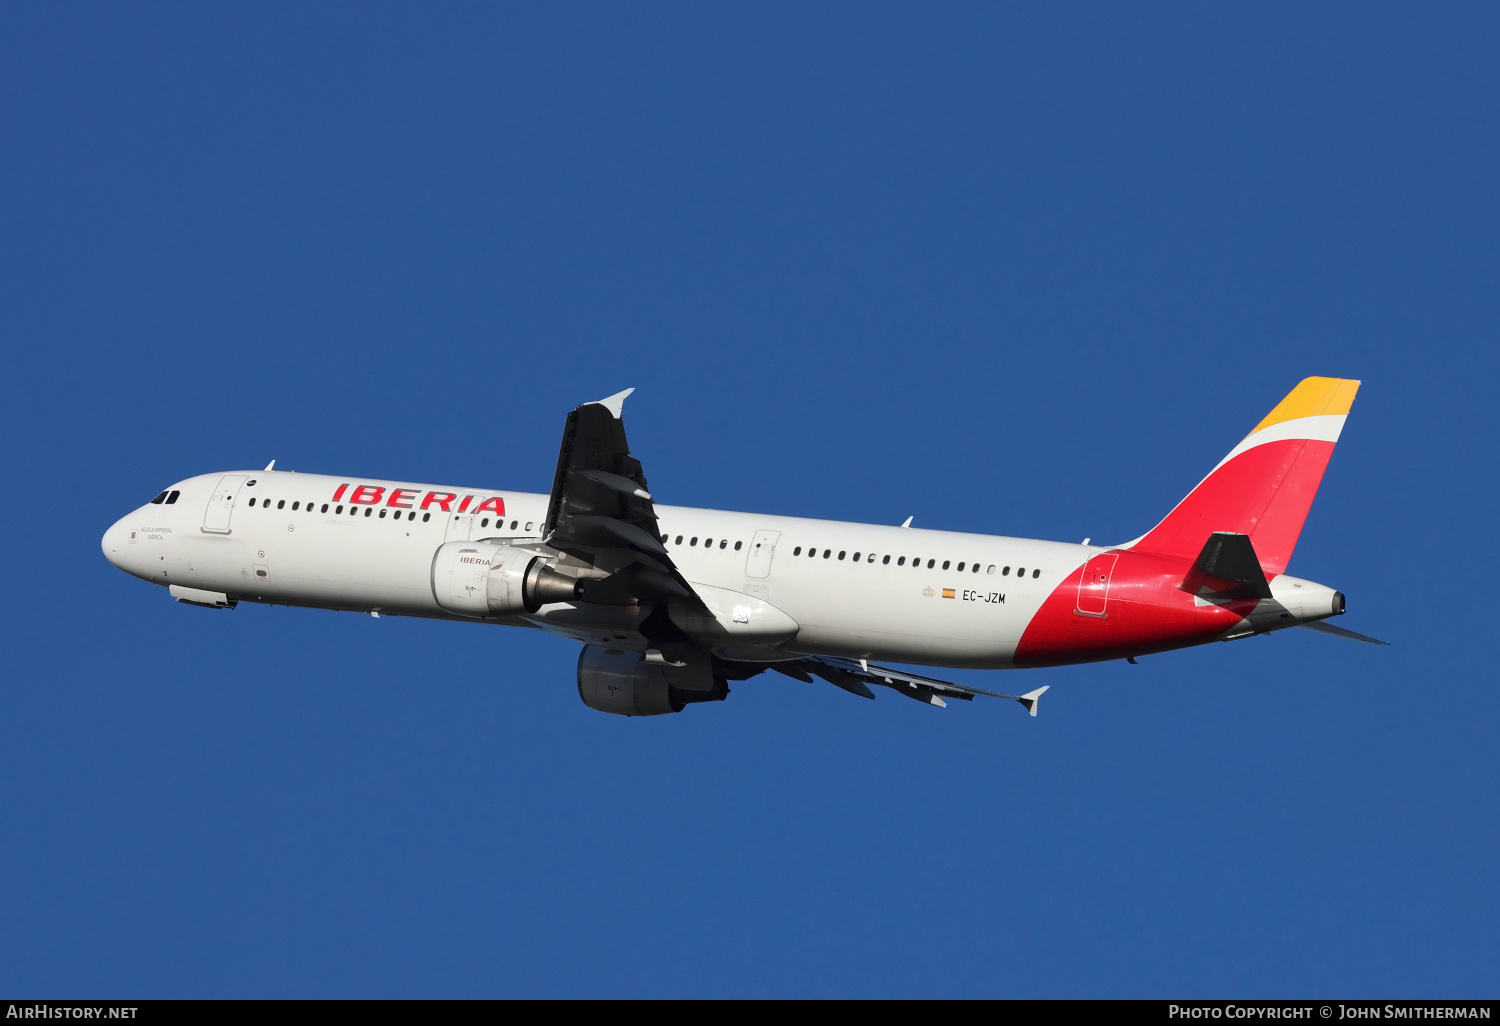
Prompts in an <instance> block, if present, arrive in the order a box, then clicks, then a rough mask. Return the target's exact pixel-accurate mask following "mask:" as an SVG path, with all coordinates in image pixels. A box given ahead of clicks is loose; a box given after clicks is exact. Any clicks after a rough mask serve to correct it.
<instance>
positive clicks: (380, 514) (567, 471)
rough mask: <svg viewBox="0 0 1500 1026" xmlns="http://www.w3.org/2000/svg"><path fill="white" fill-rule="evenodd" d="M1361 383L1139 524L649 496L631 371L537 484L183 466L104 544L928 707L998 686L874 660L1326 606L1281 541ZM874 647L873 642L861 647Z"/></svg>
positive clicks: (953, 664)
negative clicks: (539, 489) (674, 501)
mask: <svg viewBox="0 0 1500 1026" xmlns="http://www.w3.org/2000/svg"><path fill="white" fill-rule="evenodd" d="M1358 388H1359V382H1358V381H1354V380H1348V379H1342V378H1323V377H1310V378H1307V379H1305V380H1303V381H1302V382H1301V383H1300V384H1298V385H1297V387H1296V388H1294V389H1293V390H1292V391H1291V393H1290V394H1288V395H1287V396H1286V398H1285V399H1283V400H1282V401H1281V402H1280V403H1279V404H1278V405H1277V406H1276V407H1275V408H1274V409H1273V410H1272V411H1271V412H1270V413H1269V414H1268V415H1267V416H1266V417H1265V419H1264V420H1262V421H1261V422H1260V423H1259V424H1257V425H1256V426H1255V428H1254V430H1252V431H1251V432H1250V434H1248V435H1247V436H1245V438H1244V440H1242V441H1241V442H1240V443H1239V444H1238V445H1237V446H1235V447H1234V448H1233V449H1232V450H1231V451H1230V453H1229V455H1227V456H1225V457H1224V459H1223V460H1221V461H1220V462H1219V464H1218V466H1216V467H1215V468H1214V469H1213V470H1212V471H1211V472H1210V473H1209V474H1208V476H1207V477H1205V478H1204V479H1203V480H1202V481H1201V482H1200V483H1199V484H1198V486H1197V487H1196V488H1194V489H1193V490H1192V491H1191V492H1190V493H1189V494H1188V495H1187V497H1186V498H1184V499H1183V500H1182V501H1181V502H1180V503H1178V504H1177V506H1176V507H1175V508H1174V509H1173V510H1172V511H1171V512H1170V513H1168V514H1167V516H1166V517H1165V518H1164V519H1163V520H1162V521H1161V523H1159V524H1157V525H1156V526H1155V527H1153V528H1152V529H1151V530H1149V531H1147V532H1146V533H1145V534H1143V535H1141V536H1140V537H1139V538H1136V539H1135V540H1133V541H1129V542H1126V543H1124V544H1122V545H1092V544H1090V539H1084V541H1083V542H1082V543H1079V544H1072V543H1065V542H1053V541H1038V540H1032V539H1026V538H1006V537H999V536H992V535H984V534H964V533H957V532H949V531H933V530H924V529H921V528H916V527H913V526H912V522H911V518H907V521H906V523H904V524H902V525H900V526H899V527H895V526H882V525H876V524H860V523H842V522H837V521H828V520H813V519H804V518H800V517H783V516H771V515H762V514H758V513H737V512H729V511H724V510H713V509H691V508H684V507H678V506H665V505H660V506H659V505H657V504H656V501H655V499H654V498H653V496H652V494H651V491H650V489H649V488H648V487H647V483H646V476H645V474H644V473H643V471H642V469H641V464H640V462H639V461H638V460H637V459H636V458H635V457H634V456H632V455H631V453H630V448H629V446H628V445H627V444H626V440H625V427H624V421H623V419H622V411H623V406H624V402H625V398H626V396H628V395H629V394H630V393H631V392H632V391H633V389H627V390H626V391H623V392H620V393H619V394H617V395H613V396H610V397H609V398H607V399H602V400H600V401H598V402H594V403H585V404H584V405H582V406H579V407H578V408H577V409H575V410H573V412H572V413H570V414H568V417H567V423H566V426H565V427H564V430H563V439H562V448H561V452H560V454H559V456H558V460H557V471H556V474H555V476H554V478H553V482H552V490H551V492H550V493H548V494H546V495H541V494H535V493H527V492H511V491H503V490H495V489H490V488H457V487H448V486H436V485H428V484H418V483H412V482H407V481H381V480H369V479H357V478H342V477H329V476H325V475H321V474H302V473H296V472H293V471H278V470H276V469H275V465H276V461H275V460H272V461H271V464H270V465H269V466H267V467H266V469H264V470H261V471H251V470H239V471H228V472H223V473H214V474H205V475H200V476H198V477H191V478H188V479H187V480H184V481H179V482H177V483H176V484H174V485H172V486H171V487H170V488H167V489H165V490H164V491H162V492H161V494H159V495H157V496H156V497H155V498H154V499H152V500H151V501H150V502H148V503H146V504H145V505H143V506H141V507H140V508H139V509H137V510H135V511H134V512H132V513H130V514H129V515H128V516H126V517H124V518H123V519H121V520H120V521H118V522H117V523H116V524H114V526H112V527H110V528H109V530H108V531H106V532H105V534H104V537H103V539H102V546H103V549H104V555H105V556H106V558H108V559H109V561H110V562H111V563H113V564H114V565H115V566H117V567H119V568H120V569H121V570H124V571H125V572H126V573H129V574H131V575H133V576H135V577H139V578H141V579H142V580H145V581H150V582H151V583H153V584H157V585H161V586H163V587H165V588H166V589H167V591H168V593H169V594H170V595H171V597H172V598H175V599H176V600H177V601H178V602H180V603H185V604H187V605H192V606H201V607H207V608H210V609H233V608H234V607H235V606H236V605H237V604H238V603H240V602H256V603H262V604H266V605H284V606H305V607H309V608H315V609H331V610H343V611H351V612H358V613H368V614H369V615H371V616H375V617H381V616H420V617H428V618H435V619H442V620H455V621H463V622H470V623H481V624H494V625H503V626H511V627H527V628H531V629H535V630H543V631H546V632H548V633H550V634H553V635H557V636H560V637H563V638H568V639H571V640H573V641H576V642H579V643H581V644H582V645H583V649H582V652H581V653H580V655H579V659H578V670H577V681H578V694H579V697H580V698H581V699H582V700H583V702H584V704H585V705H587V706H589V707H590V708H592V709H597V710H599V711H601V712H606V713H615V714H619V715H623V716H654V715H660V714H665V713H677V712H681V711H682V710H683V709H685V708H687V706H689V705H693V704H697V703H700V702H713V701H721V700H723V699H724V698H726V697H727V696H728V694H729V684H730V683H731V682H739V681H743V680H748V679H749V678H751V677H754V676H756V675H757V674H760V673H762V672H764V671H766V670H775V671H778V672H780V673H782V674H785V675H787V676H789V677H793V678H796V679H798V680H801V681H804V682H806V683H814V678H819V679H821V680H824V681H826V682H828V683H830V684H833V685H835V686H837V687H839V688H842V689H843V690H845V691H847V692H850V693H852V694H855V695H859V696H861V697H864V698H874V697H875V694H874V692H873V691H872V690H871V688H872V687H885V688H888V689H891V690H894V691H896V692H897V693H899V694H902V695H906V696H907V697H909V698H913V699H916V700H917V701H920V702H924V703H927V704H928V705H934V706H945V705H946V703H947V700H949V699H959V700H964V701H969V700H972V699H974V698H975V697H979V696H987V697H993V698H1002V699H1010V700H1014V701H1017V702H1019V703H1021V705H1022V706H1023V707H1025V709H1026V710H1027V711H1028V712H1030V714H1031V715H1032V716H1035V715H1036V713H1037V704H1038V700H1039V699H1040V697H1041V695H1042V693H1043V692H1045V691H1046V690H1047V687H1040V688H1037V689H1035V690H1033V691H1030V692H1027V693H1025V694H1019V695H1017V694H1010V693H1008V692H1001V691H993V690H989V689H985V688H979V687H975V686H972V685H969V684H961V683H953V682H949V681H945V680H941V679H938V678H935V677H928V676H924V675H920V674H916V673H910V672H907V671H905V670H900V669H896V668H893V667H889V666H885V665H882V664H883V663H884V662H899V663H906V664H916V665H920V666H923V667H929V666H936V667H947V668H967V669H991V670H1016V669H1033V668H1039V667H1049V666H1063V665H1069V664H1075V663H1087V662H1097V661H1101V660H1111V659H1125V660H1128V661H1130V662H1132V663H1133V662H1135V660H1136V659H1137V658H1138V657H1140V656H1145V655H1150V654H1153V653H1158V652H1165V651H1169V650H1172V649H1179V648H1186V647H1189V646H1193V645H1201V644H1206V643H1208V642H1213V641H1232V640H1235V639H1239V638H1247V637H1251V636H1253V635H1257V634H1268V633H1270V632H1273V631H1277V630H1282V629H1284V628H1290V627H1300V628H1306V629H1310V630H1314V631H1319V632H1322V633H1325V634H1331V635H1335V636H1338V637H1342V638H1347V639H1352V640H1355V641H1362V642H1368V643H1371V644H1377V645H1379V644H1385V642H1382V641H1378V640H1377V639H1375V638H1371V637H1367V636H1365V635H1362V634H1357V633H1355V632H1354V631H1350V630H1346V629H1344V628H1342V627H1337V626H1334V625H1332V624H1329V623H1327V622H1325V621H1327V620H1328V619H1329V618H1331V617H1334V616H1339V615H1341V614H1342V613H1343V612H1344V604H1345V603H1344V596H1343V594H1342V593H1340V592H1338V591H1335V590H1334V589H1333V588H1330V587H1327V586H1326V585H1322V584H1317V583H1314V582H1312V581H1306V580H1301V579H1299V578H1296V577H1291V576H1288V575H1287V573H1286V567H1287V563H1288V562H1289V561H1290V559H1291V556H1292V550H1293V549H1294V548H1295V546H1296V544H1297V538H1298V535H1299V534H1300V533H1301V531H1302V525H1303V522H1304V521H1305V519H1306V517H1307V512H1308V509H1309V508H1310V506H1311V505H1312V501H1313V497H1314V495H1315V494H1316V493H1317V490H1318V485H1319V484H1320V483H1321V481H1322V479H1323V472H1324V470H1325V468H1326V467H1327V465H1328V460H1329V457H1330V456H1331V455H1332V453H1333V449H1334V445H1335V443H1336V442H1337V441H1338V438H1339V434H1340V432H1341V431H1342V430H1343V426H1344V420H1345V418H1346V417H1347V415H1348V413H1349V409H1350V407H1351V406H1352V404H1353V402H1354V396H1355V393H1356V391H1357V390H1358ZM877 660H879V661H880V662H877Z"/></svg>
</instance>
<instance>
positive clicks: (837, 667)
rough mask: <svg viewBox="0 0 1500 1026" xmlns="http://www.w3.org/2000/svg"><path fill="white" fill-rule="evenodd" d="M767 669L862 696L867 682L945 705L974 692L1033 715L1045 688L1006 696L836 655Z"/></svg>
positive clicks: (867, 691) (868, 694) (970, 698)
mask: <svg viewBox="0 0 1500 1026" xmlns="http://www.w3.org/2000/svg"><path fill="white" fill-rule="evenodd" d="M771 669H773V670H777V671H779V672H781V673H784V674H786V675H787V676H788V677H795V678H796V679H798V680H802V681H807V682H809V683H810V682H811V681H812V676H811V675H816V676H819V677H822V678H823V679H824V680H826V681H827V682H828V683H830V684H832V685H834V686H835V687H840V688H843V689H844V690H845V691H848V692H849V693H850V694H855V695H860V696H861V697H864V698H874V697H875V693H874V692H873V691H871V690H870V688H869V685H871V684H876V685H879V686H880V687H886V688H890V689H892V690H893V691H896V692H898V693H899V694H903V695H905V696H906V697H907V698H914V699H916V700H917V701H918V702H926V703H927V704H928V705H937V706H942V705H946V704H947V703H946V702H945V701H944V699H947V698H957V699H960V700H962V701H965V702H972V701H973V700H974V696H976V695H984V696H985V697H987V698H1005V699H1009V700H1010V701H1012V702H1020V703H1021V704H1022V705H1023V706H1025V707H1026V711H1027V712H1029V713H1031V715H1033V716H1035V715H1036V707H1037V700H1038V699H1039V698H1041V696H1042V692H1044V691H1046V690H1047V687H1040V688H1037V689H1036V690H1035V691H1032V692H1029V693H1027V694H1024V695H1009V694H1006V693H1005V692H1003V691H990V690H987V689H986V688H976V687H972V686H971V685H968V684H954V683H952V682H951V681H946V680H937V679H936V678H933V677H923V676H922V675H921V674H916V673H907V672H906V671H905V670H893V669H891V668H890V667H888V666H876V665H874V664H872V663H868V662H865V661H864V660H858V659H841V658H839V657H837V656H804V657H803V658H801V659H796V660H793V661H791V662H785V663H772V664H771ZM1048 686H1050V685H1048Z"/></svg>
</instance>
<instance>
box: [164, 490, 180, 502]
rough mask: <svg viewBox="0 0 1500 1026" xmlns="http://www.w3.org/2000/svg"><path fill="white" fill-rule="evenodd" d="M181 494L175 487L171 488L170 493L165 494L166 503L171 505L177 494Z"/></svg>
mask: <svg viewBox="0 0 1500 1026" xmlns="http://www.w3.org/2000/svg"><path fill="white" fill-rule="evenodd" d="M181 494H182V493H181V492H179V491H178V490H177V489H175V488H174V489H172V494H171V495H168V496H167V505H168V506H170V505H172V503H174V502H176V501H177V496H179V495H181Z"/></svg>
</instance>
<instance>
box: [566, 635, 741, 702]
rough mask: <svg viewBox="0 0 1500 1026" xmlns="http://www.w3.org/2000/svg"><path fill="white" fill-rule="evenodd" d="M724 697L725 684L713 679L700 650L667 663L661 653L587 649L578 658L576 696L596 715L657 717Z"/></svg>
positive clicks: (710, 662) (588, 646) (703, 653)
mask: <svg viewBox="0 0 1500 1026" xmlns="http://www.w3.org/2000/svg"><path fill="white" fill-rule="evenodd" d="M728 695H729V686H728V685H727V684H725V683H724V682H723V681H722V680H718V679H716V678H715V677H714V673H713V663H712V660H711V659H710V658H709V656H708V654H707V653H706V652H702V651H701V650H700V651H692V652H687V653H682V654H680V655H679V656H678V657H677V659H676V660H675V661H670V662H669V661H665V660H664V657H662V656H661V654H660V653H651V654H643V653H640V652H623V651H620V650H618V649H612V648H603V647H601V646H599V645H585V646H584V649H583V651H582V652H581V653H579V656H578V697H579V698H581V699H583V704H584V705H586V706H588V707H589V708H590V709H598V710H599V711H600V712H607V713H614V714H615V715H617V716H660V715H661V714H662V713H675V712H682V710H683V709H684V708H686V707H687V706H688V705H690V704H692V703H694V702H717V701H722V700H723V699H725V698H726V697H728Z"/></svg>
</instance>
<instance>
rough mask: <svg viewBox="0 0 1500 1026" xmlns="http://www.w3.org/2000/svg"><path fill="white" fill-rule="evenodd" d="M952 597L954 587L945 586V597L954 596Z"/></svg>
mask: <svg viewBox="0 0 1500 1026" xmlns="http://www.w3.org/2000/svg"><path fill="white" fill-rule="evenodd" d="M952 597H953V589H952V588H944V589H943V598H952Z"/></svg>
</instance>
